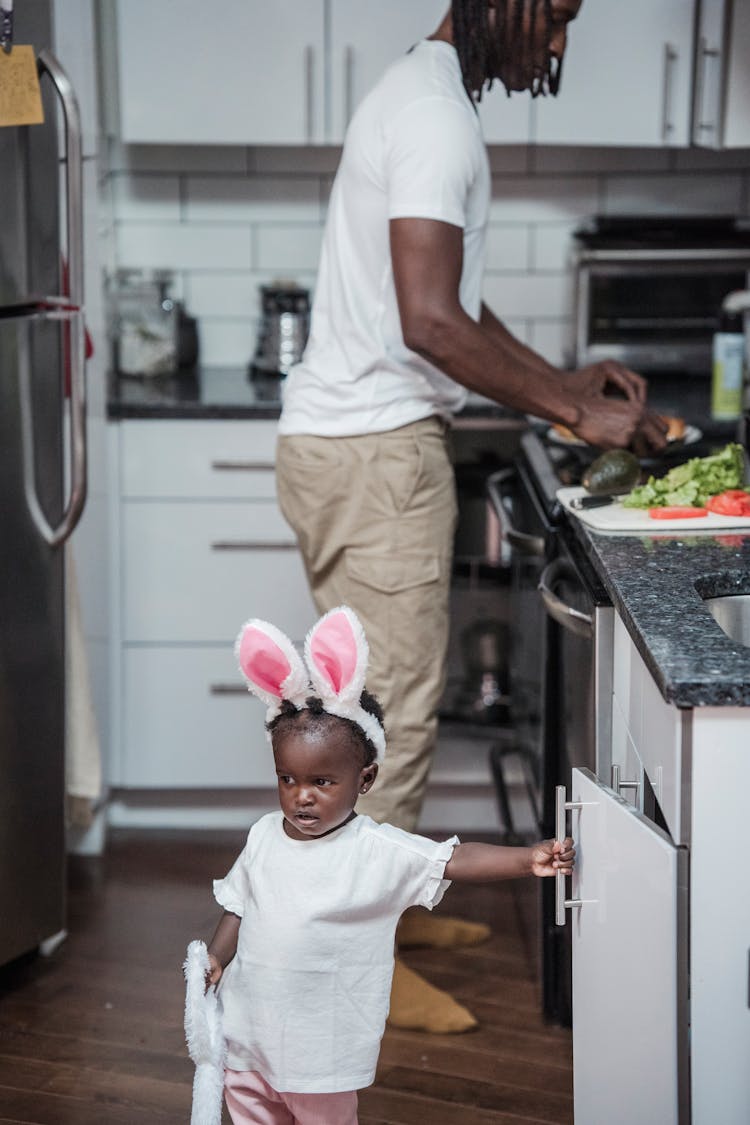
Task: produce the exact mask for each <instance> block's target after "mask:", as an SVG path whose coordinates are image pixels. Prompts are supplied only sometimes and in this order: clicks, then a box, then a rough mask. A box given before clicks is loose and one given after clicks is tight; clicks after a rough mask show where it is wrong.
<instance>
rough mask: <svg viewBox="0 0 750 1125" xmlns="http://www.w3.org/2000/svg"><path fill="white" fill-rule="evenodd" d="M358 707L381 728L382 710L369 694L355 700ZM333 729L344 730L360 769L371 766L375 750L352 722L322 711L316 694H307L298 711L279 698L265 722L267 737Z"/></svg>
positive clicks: (363, 694) (321, 701)
mask: <svg viewBox="0 0 750 1125" xmlns="http://www.w3.org/2000/svg"><path fill="white" fill-rule="evenodd" d="M359 705H360V707H361V708H362V710H363V711H366V712H367V713H368V714H369V715H373V716H374V717H375V718H376V719H377V720H378V722H379V723H380V724H381V726H382V724H383V708H382V707H381V706H380V703H379V701H378V700H377V699H376V698H375V696H374V695H371V694H370V692H369V691H363V692H362V694H361V696H360V698H359ZM334 727H339V728H341V727H344V728H345V729H346V730H347V732H348V735H349V740H350V742H351V746H352V750H353V751H354V752H355V753H358V754H359V755H360V756H361V758H362V766H363V768H364V767H367V766H370V765H372V763H373V762H374V761H375V758H376V757H377V749H376V747H375V746H374V744H373V743H372V742H371V741H370V739H369V738H368V737H367V735H366V734H365V732H364V731H363V730H362V728H361V727H360V726H359V725H358V724H357V723H355V722H354V720H353V719H345V718H343V717H342V716H340V715H332V714H331V713H330V711H326V709H325V706H324V704H323V700H322V699H319V698H318V697H317V696H316V695H311V696H310V697H309V698H308V699H306V700H305V705H304V707H299V708H298V707H296V706H295V705H294V703H292V702H291V701H290V700H288V699H282V701H281V706H280V708H279V713H278V715H276V716H275V717H274V718H273V719H271V722H270V723H266V729H267V730H268V731H269V732H270V733H271V735H274V734H280V735H285V734H289V733H291V732H292V731H308V730H311V731H319V732H320V733H321V734H324V733H325V732H326V731H330V730H332V729H333V728H334Z"/></svg>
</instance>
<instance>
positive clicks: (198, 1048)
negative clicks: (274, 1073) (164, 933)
mask: <svg viewBox="0 0 750 1125" xmlns="http://www.w3.org/2000/svg"><path fill="white" fill-rule="evenodd" d="M208 969H209V963H208V950H207V949H206V944H205V942H202V941H191V942H190V945H189V946H188V947H187V957H186V958H185V963H184V965H183V971H184V973H185V981H186V989H185V1037H186V1039H187V1044H188V1053H189V1055H190V1058H191V1059H192V1060H193V1062H194V1063H195V1075H194V1077H193V1109H192V1113H191V1116H190V1125H221V1103H222V1098H223V1094H224V1055H225V1044H224V1037H223V1035H222V1031H221V1007H220V1001H219V998H218V997H217V995H216V992H215V991H214V989H213V988H209V989H208V990H206V973H207V972H208Z"/></svg>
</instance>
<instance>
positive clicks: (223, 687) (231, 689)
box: [208, 684, 247, 695]
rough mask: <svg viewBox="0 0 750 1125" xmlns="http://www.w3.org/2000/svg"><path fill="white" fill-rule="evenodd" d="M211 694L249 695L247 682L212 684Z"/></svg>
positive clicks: (210, 687) (210, 686)
mask: <svg viewBox="0 0 750 1125" xmlns="http://www.w3.org/2000/svg"><path fill="white" fill-rule="evenodd" d="M208 690H209V691H210V693H211V695H247V686H246V685H245V684H210V685H209V689H208Z"/></svg>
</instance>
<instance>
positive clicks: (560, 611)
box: [537, 559, 594, 639]
mask: <svg viewBox="0 0 750 1125" xmlns="http://www.w3.org/2000/svg"><path fill="white" fill-rule="evenodd" d="M570 569H571V568H570V565H569V564H568V563H566V562H565V561H564V559H555V560H554V561H553V562H551V563H548V564H547V566H545V568H544V570H543V571H542V574H541V577H540V579H539V585H538V586H537V589H538V590H539V593H540V594H541V595H542V601H543V602H544V606H545V609H546V610H547V613H548V614H549V615H550V617H552V618H553V619H554V620H555V621H557V622H558V624H559V625H562V627H563V629H567V630H568V631H569V632H571V633H575V634H576V635H577V636H579V637H587V638H589V639H590V638H591V637H593V635H594V619H593V617H592V616H591V614H590V613H582V612H581V610H580V609H574V608H573V606H572V605H567V604H566V603H565V602H564V601H562V599H561V598H558V596H557V594H555V593H553V587H554V585H555V583H556V582H557V581H559V579H560V578H561V577H562V575H563V574H564V573H566V572H567V573H570Z"/></svg>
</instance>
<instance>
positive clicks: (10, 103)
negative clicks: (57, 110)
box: [0, 46, 44, 126]
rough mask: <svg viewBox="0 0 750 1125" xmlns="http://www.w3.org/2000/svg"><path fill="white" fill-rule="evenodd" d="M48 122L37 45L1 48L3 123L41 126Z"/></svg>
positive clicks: (0, 108) (0, 116) (0, 120)
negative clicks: (2, 49)
mask: <svg viewBox="0 0 750 1125" xmlns="http://www.w3.org/2000/svg"><path fill="white" fill-rule="evenodd" d="M43 121H44V111H43V109H42V94H41V91H40V89H39V75H38V74H37V72H36V58H35V57H34V48H33V47H30V46H21V47H17V46H14V47H13V50H12V51H11V52H10V54H8V55H6V53H5V51H0V126H2V125H41V124H42V122H43Z"/></svg>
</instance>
